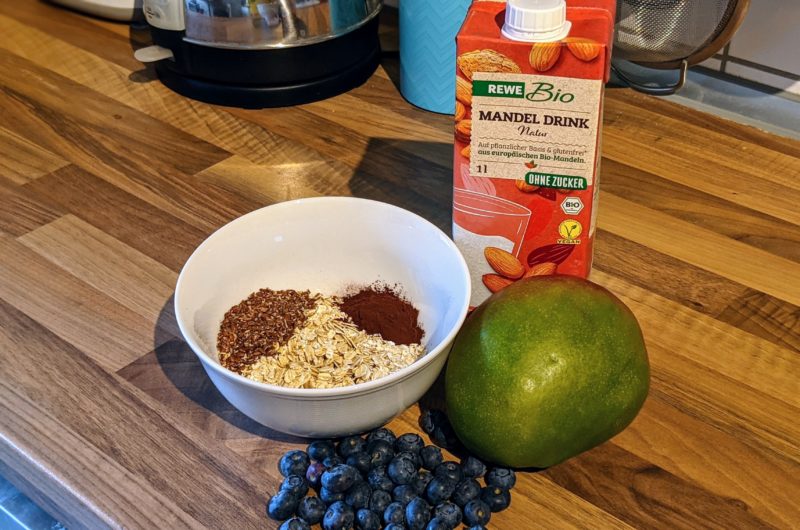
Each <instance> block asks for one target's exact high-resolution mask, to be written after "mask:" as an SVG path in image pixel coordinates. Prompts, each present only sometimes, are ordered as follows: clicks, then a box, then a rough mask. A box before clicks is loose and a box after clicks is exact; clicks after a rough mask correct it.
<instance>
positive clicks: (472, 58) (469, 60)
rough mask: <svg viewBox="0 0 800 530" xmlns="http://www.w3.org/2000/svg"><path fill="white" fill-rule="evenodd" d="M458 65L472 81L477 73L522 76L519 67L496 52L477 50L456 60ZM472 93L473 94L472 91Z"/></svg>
mask: <svg viewBox="0 0 800 530" xmlns="http://www.w3.org/2000/svg"><path fill="white" fill-rule="evenodd" d="M456 64H457V65H458V69H459V70H461V73H463V74H464V77H466V78H467V79H469V80H470V81H472V74H473V73H475V72H506V73H512V74H520V73H522V70H521V69H520V67H519V65H518V64H517V63H515V62H514V61H512V60H511V59H509V58H508V57H506V56H505V55H503V54H502V53H498V52H496V51H494V50H488V49H487V50H475V51H471V52H467V53H464V54H461V55H459V56H458V58H457V59H456ZM470 92H472V91H471V90H470Z"/></svg>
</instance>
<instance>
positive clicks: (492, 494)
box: [267, 425, 516, 530]
mask: <svg viewBox="0 0 800 530" xmlns="http://www.w3.org/2000/svg"><path fill="white" fill-rule="evenodd" d="M423 428H425V425H423ZM425 430H426V431H427V430H428V429H425ZM432 438H434V439H436V438H438V436H437V437H434V436H432ZM278 467H279V469H280V472H281V474H282V475H283V476H284V477H285V479H284V480H283V482H282V483H281V487H280V490H279V491H278V493H276V494H275V495H274V496H273V497H272V498H271V499H270V501H269V504H268V506H267V514H268V515H269V517H270V518H272V519H275V520H276V521H284V523H283V524H282V525H281V527H280V528H281V530H306V529H309V528H311V526H312V525H315V524H319V523H321V524H322V528H323V529H324V530H347V529H351V528H356V529H359V530H379V529H380V528H385V529H388V530H402V529H408V530H450V529H453V528H456V527H457V526H458V525H460V524H464V525H465V526H467V527H469V528H470V529H482V528H486V524H487V523H488V522H489V519H490V517H491V514H492V512H499V511H500V510H504V509H506V508H507V507H508V505H509V503H510V502H511V494H510V490H511V488H512V487H513V486H514V482H515V480H516V478H515V476H514V472H513V471H512V470H510V469H505V468H499V467H496V468H492V469H490V470H489V471H488V472H487V471H486V466H485V465H484V464H483V463H482V462H481V461H480V460H478V459H477V458H475V457H473V456H467V457H465V458H464V459H462V460H461V462H460V463H458V462H452V461H448V462H445V461H444V457H443V455H442V451H441V449H440V448H439V447H437V446H435V445H425V443H424V441H423V439H422V438H421V437H420V436H419V435H418V434H415V433H407V434H403V435H401V436H399V437H398V436H395V434H394V433H393V432H392V431H390V430H389V429H385V428H381V429H377V430H375V431H372V432H371V433H369V435H368V436H367V437H366V439H364V438H362V437H360V436H349V437H347V438H343V439H341V440H340V441H339V442H338V444H337V443H335V442H334V441H331V440H317V441H315V442H312V443H311V444H310V445H309V446H308V451H307V452H305V451H298V450H295V451H289V452H288V453H286V454H284V455H283V457H281V459H280V462H279V465H278ZM481 477H483V479H484V483H485V485H484V486H481V484H480V483H479V482H478V479H479V478H481ZM312 488H313V489H314V490H315V491H316V492H317V495H316V496H307V494H308V492H309V490H310V489H312Z"/></svg>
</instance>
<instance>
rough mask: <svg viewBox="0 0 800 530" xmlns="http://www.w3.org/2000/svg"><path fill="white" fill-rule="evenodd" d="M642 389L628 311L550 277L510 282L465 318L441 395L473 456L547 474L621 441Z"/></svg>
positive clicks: (595, 290)
mask: <svg viewBox="0 0 800 530" xmlns="http://www.w3.org/2000/svg"><path fill="white" fill-rule="evenodd" d="M649 384H650V366H649V362H648V359H647V351H646V349H645V344H644V339H643V337H642V331H641V328H640V327H639V324H638V322H637V321H636V317H634V315H633V313H632V312H631V311H630V309H628V307H627V306H626V305H625V304H624V303H622V301H620V300H619V299H618V298H617V297H616V296H614V295H613V294H611V293H610V292H609V291H608V290H607V289H605V288H603V287H600V286H599V285H597V284H594V283H592V282H590V281H588V280H582V279H580V278H575V277H571V276H547V277H534V278H529V279H525V280H521V281H518V282H514V283H513V284H512V285H510V286H508V287H506V288H505V289H503V290H502V291H500V292H498V293H496V294H494V295H493V296H491V297H490V298H489V299H488V300H486V302H484V303H483V304H482V305H480V306H479V307H478V308H477V309H475V311H474V312H473V313H472V314H471V315H470V316H469V317H468V319H467V320H466V322H465V323H464V326H463V327H462V328H461V330H460V332H459V334H458V336H457V337H456V340H455V342H454V344H453V349H452V351H451V352H450V357H449V360H448V364H447V371H446V374H445V395H446V402H447V412H448V416H449V418H450V422H451V423H452V425H453V428H454V430H455V432H456V434H457V435H458V437H459V439H460V440H461V441H462V442H463V443H464V445H465V446H466V447H467V448H468V449H469V450H471V451H472V452H473V453H475V454H476V455H477V456H479V457H481V458H484V459H486V460H488V461H490V462H494V463H496V464H500V465H504V466H511V467H536V468H544V467H549V466H552V465H555V464H558V463H560V462H563V461H564V460H566V459H568V458H570V457H573V456H575V455H577V454H579V453H582V452H583V451H586V450H588V449H591V448H592V447H595V446H597V445H599V444H601V443H603V442H605V441H606V440H608V439H610V438H611V437H612V436H614V435H616V434H617V433H619V432H620V431H622V430H623V429H624V428H625V427H627V426H628V425H629V424H630V423H631V422H632V421H633V419H634V418H635V417H636V414H637V413H638V412H639V410H640V409H641V407H642V405H643V404H644V401H645V398H646V397H647V392H648V389H649Z"/></svg>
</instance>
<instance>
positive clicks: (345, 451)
mask: <svg viewBox="0 0 800 530" xmlns="http://www.w3.org/2000/svg"><path fill="white" fill-rule="evenodd" d="M365 448H366V443H365V442H364V440H363V439H362V438H361V437H360V436H347V437H345V438H342V441H341V442H339V447H337V449H336V452H337V453H339V456H341V457H342V458H347V457H348V456H350V455H352V454H353V453H358V452H359V451H363V450H364V449H365Z"/></svg>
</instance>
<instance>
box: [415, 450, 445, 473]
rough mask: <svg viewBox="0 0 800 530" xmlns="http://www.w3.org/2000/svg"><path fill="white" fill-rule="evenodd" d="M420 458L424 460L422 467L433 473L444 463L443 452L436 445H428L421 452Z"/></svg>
mask: <svg viewBox="0 0 800 530" xmlns="http://www.w3.org/2000/svg"><path fill="white" fill-rule="evenodd" d="M419 456H420V458H421V459H422V467H424V468H425V469H428V470H430V471H433V470H434V469H436V466H438V465H439V464H441V463H442V462H444V457H443V456H442V450H441V449H439V448H438V447H436V446H435V445H426V446H425V447H423V448H422V450H421V451H420V452H419Z"/></svg>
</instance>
